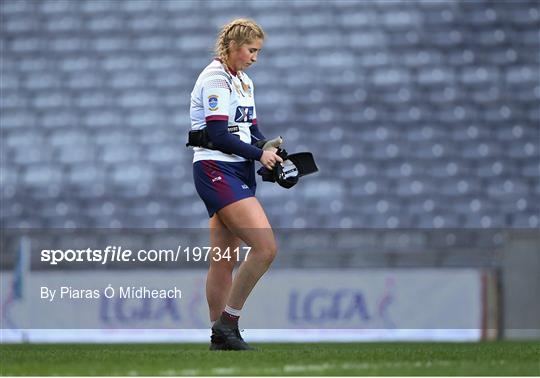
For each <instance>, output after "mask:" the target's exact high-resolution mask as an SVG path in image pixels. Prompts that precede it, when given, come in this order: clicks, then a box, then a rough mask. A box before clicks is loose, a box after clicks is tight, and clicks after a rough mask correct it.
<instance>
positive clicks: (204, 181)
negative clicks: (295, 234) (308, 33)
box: [190, 19, 283, 350]
mask: <svg viewBox="0 0 540 378" xmlns="http://www.w3.org/2000/svg"><path fill="white" fill-rule="evenodd" d="M264 37H265V34H264V32H263V30H262V29H261V27H260V26H259V25H257V24H256V23H255V22H253V21H251V20H248V19H236V20H234V21H232V22H230V23H229V24H227V25H225V26H223V28H222V29H221V31H220V32H219V35H218V38H217V41H216V55H217V57H216V58H215V59H214V60H212V62H210V64H208V66H206V68H205V69H204V70H203V71H202V73H201V74H200V75H199V77H198V79H197V82H196V83H195V86H194V89H193V91H192V93H191V107H190V115H191V130H192V133H193V132H194V131H195V132H196V133H198V134H197V135H198V136H199V137H200V140H199V144H198V145H199V147H195V148H194V157H193V177H194V181H195V187H196V189H197V193H198V194H199V196H200V197H201V199H202V200H203V202H204V204H205V205H206V208H207V210H208V215H209V217H210V221H209V228H210V243H211V247H212V251H213V255H212V258H211V259H210V267H209V270H208V276H207V281H206V296H207V300H208V306H209V310H210V321H211V322H212V324H213V325H212V336H211V344H210V349H211V350H246V349H251V348H250V347H249V345H248V344H247V343H246V342H245V341H244V340H243V339H242V337H241V335H240V332H239V330H238V319H239V317H240V313H241V311H242V308H243V306H244V303H245V301H246V299H247V298H248V296H249V294H250V293H251V291H252V290H253V287H254V286H255V285H256V284H257V281H258V280H259V279H260V278H261V276H262V275H263V274H264V273H265V272H266V270H267V269H268V267H269V266H270V264H271V263H272V261H273V260H274V257H275V255H276V242H275V239H274V234H273V231H272V228H271V226H270V223H269V222H268V219H267V217H266V214H265V212H264V210H263V208H262V206H261V204H260V203H259V201H258V200H257V198H255V188H256V183H255V168H254V167H255V165H254V164H255V161H259V162H260V163H261V164H262V165H263V166H264V167H266V168H268V169H270V170H271V169H273V167H274V165H276V164H278V163H280V162H282V161H283V160H282V159H281V157H280V156H278V155H277V154H276V153H275V152H276V149H275V148H271V147H266V146H264V147H263V145H264V141H265V138H264V136H263V135H262V133H261V132H260V130H259V128H258V126H257V115H256V114H257V113H256V110H255V100H254V86H253V82H252V81H251V79H250V78H249V77H248V75H247V74H246V73H245V70H246V69H247V68H249V67H250V66H252V65H253V64H255V63H256V62H257V57H258V55H259V52H260V51H261V48H262V46H263V41H264ZM257 142H258V143H257ZM261 142H262V143H261ZM274 147H277V145H276V146H274ZM242 242H244V243H245V244H246V245H247V246H249V247H251V250H250V253H249V254H248V256H247V258H245V259H244V258H243V257H242V259H241V264H240V267H239V268H238V271H237V273H236V275H235V276H234V279H233V276H232V272H233V268H234V266H235V263H236V262H237V261H238V259H239V258H240V257H239V255H238V253H237V252H238V250H239V247H240V245H241V243H242ZM227 251H228V252H227Z"/></svg>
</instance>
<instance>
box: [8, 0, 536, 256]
mask: <svg viewBox="0 0 540 378" xmlns="http://www.w3.org/2000/svg"><path fill="white" fill-rule="evenodd" d="M238 15H247V16H249V17H252V18H254V19H256V20H257V21H258V22H260V24H261V25H262V26H263V27H264V28H265V30H266V32H267V34H268V38H267V42H266V44H265V46H264V49H263V51H262V53H261V55H260V57H259V63H258V64H257V66H256V67H255V68H253V69H252V70H251V71H250V72H249V74H250V75H251V77H252V78H253V80H254V82H255V85H256V98H257V113H258V120H259V123H260V127H261V129H262V131H263V132H264V133H266V134H267V135H268V136H273V135H279V134H281V135H283V136H284V138H285V143H286V147H287V148H288V150H289V151H290V152H291V151H299V150H310V151H313V152H314V153H315V157H316V159H317V162H318V164H319V167H320V173H319V174H318V175H317V176H311V177H309V178H307V179H306V180H305V181H304V182H302V183H301V184H300V185H298V186H297V187H295V188H294V189H291V190H290V191H285V190H283V189H281V188H277V187H274V186H271V185H270V184H266V183H264V184H260V185H259V193H260V198H261V200H262V202H263V203H264V204H265V208H266V211H267V213H268V215H269V217H270V220H271V222H272V224H273V225H274V226H275V227H277V228H282V229H286V228H295V227H324V228H328V229H332V228H350V227H356V228H383V229H386V228H388V229H394V228H409V229H415V228H418V229H426V228H427V229H430V228H453V227H458V228H459V227H464V228H487V229H490V228H493V229H495V228H512V227H514V228H536V227H538V223H539V205H538V204H539V203H540V165H539V159H540V126H539V125H540V110H539V107H538V104H539V102H540V71H539V69H538V66H539V64H540V54H538V51H539V48H540V34H539V33H538V30H539V29H540V10H539V7H538V3H537V2H536V1H534V0H531V1H521V0H516V1H511V2H510V1H509V2H491V1H487V0H485V1H483V0H481V1H480V0H479V1H474V2H451V1H448V2H446V1H420V0H418V1H369V2H367V1H346V0H341V1H333V2H327V3H324V2H320V1H306V0H296V1H287V2H279V3H275V2H267V1H260V2H259V1H219V0H208V1H202V2H189V1H173V0H170V1H159V2H154V1H143V0H138V1H127V2H120V1H92V0H81V1H66V2H62V1H55V0H42V1H34V0H11V1H3V2H2V4H1V5H0V16H1V18H2V23H0V28H1V44H0V51H1V56H2V80H1V81H0V89H1V91H2V99H1V103H0V123H1V128H2V146H1V147H2V148H1V149H2V153H1V158H2V161H1V168H2V175H1V183H2V210H1V213H0V217H1V218H0V219H1V221H2V225H3V227H13V228H21V227H35V228H41V227H58V228H64V227H81V228H82V227H88V228H108V227H115V228H118V227H131V228H160V227H168V228H189V227H194V228H196V227H201V226H204V225H205V224H206V211H205V209H204V206H203V205H202V203H200V201H199V200H198V198H197V195H196V192H195V188H194V186H193V184H192V181H191V158H192V156H191V151H190V150H188V149H186V148H185V147H184V143H185V139H186V134H187V130H188V129H189V127H190V120H189V95H190V92H191V89H192V87H193V84H194V81H195V79H196V77H197V75H198V73H199V72H200V71H201V70H202V69H203V68H204V66H205V65H206V64H207V63H208V62H209V60H210V59H211V57H212V47H213V42H214V39H215V36H216V32H217V30H218V27H219V26H220V25H222V24H223V23H224V22H226V21H228V20H230V19H232V18H233V17H235V16H238ZM284 203H285V206H284ZM289 242H290V244H291V246H294V245H295V243H296V242H297V241H294V240H291V241H289ZM313 243H314V245H319V243H321V240H319V239H313ZM340 243H346V241H344V240H340ZM299 244H302V243H299Z"/></svg>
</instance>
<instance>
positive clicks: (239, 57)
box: [230, 39, 263, 71]
mask: <svg viewBox="0 0 540 378" xmlns="http://www.w3.org/2000/svg"><path fill="white" fill-rule="evenodd" d="M262 44H263V41H262V39H256V40H255V41H253V42H250V43H246V44H243V45H242V46H240V47H238V48H237V49H236V50H234V49H233V52H232V53H231V59H230V62H231V63H232V65H233V67H234V68H235V69H236V70H237V71H241V70H245V69H246V68H248V67H249V66H251V65H252V64H254V63H255V62H256V61H257V56H258V54H259V51H260V50H261V48H262Z"/></svg>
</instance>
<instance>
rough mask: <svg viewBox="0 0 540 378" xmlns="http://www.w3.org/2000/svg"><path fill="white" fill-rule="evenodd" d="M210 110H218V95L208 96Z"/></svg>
mask: <svg viewBox="0 0 540 378" xmlns="http://www.w3.org/2000/svg"><path fill="white" fill-rule="evenodd" d="M208 108H209V109H210V110H212V111H214V110H218V96H217V95H210V96H208Z"/></svg>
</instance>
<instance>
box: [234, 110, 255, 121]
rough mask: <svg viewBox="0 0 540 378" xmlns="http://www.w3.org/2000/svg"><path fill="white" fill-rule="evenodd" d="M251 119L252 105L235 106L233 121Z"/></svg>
mask: <svg viewBox="0 0 540 378" xmlns="http://www.w3.org/2000/svg"><path fill="white" fill-rule="evenodd" d="M252 120H253V106H239V107H237V108H236V115H235V116H234V121H235V122H251V121H252Z"/></svg>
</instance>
